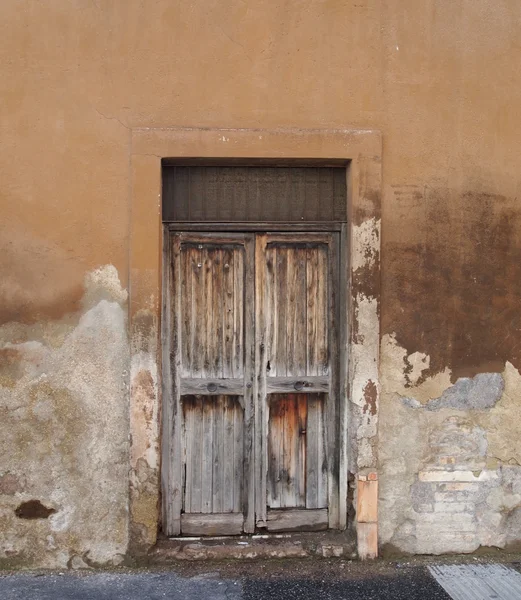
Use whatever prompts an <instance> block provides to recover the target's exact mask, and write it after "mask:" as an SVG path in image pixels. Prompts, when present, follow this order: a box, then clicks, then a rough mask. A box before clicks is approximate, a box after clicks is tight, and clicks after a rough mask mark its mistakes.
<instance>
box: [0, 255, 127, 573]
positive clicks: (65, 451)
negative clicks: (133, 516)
mask: <svg viewBox="0 0 521 600" xmlns="http://www.w3.org/2000/svg"><path fill="white" fill-rule="evenodd" d="M126 321H127V293H126V291H125V290H124V289H122V288H121V285H120V281H119V278H118V273H117V270H116V269H115V268H114V267H113V266H110V265H108V266H105V267H102V268H99V269H96V270H94V271H92V272H90V273H88V274H87V276H86V278H85V285H84V294H83V297H82V300H81V309H80V310H79V312H78V313H71V314H69V315H66V316H64V317H62V318H61V319H59V320H55V321H48V322H46V323H45V325H44V326H43V325H42V323H37V324H20V323H16V322H10V323H8V324H5V325H3V326H2V327H0V456H1V457H2V461H1V464H0V524H1V525H0V565H4V566H32V567H35V566H44V567H66V566H72V567H85V566H88V565H100V564H103V565H105V564H118V563H119V562H120V561H121V560H122V557H123V555H124V554H125V552H126V550H127V540H128V533H127V529H128V514H127V510H128V469H129V461H128V434H129V425H128V391H127V387H128V374H127V369H128V365H129V358H128V341H127V323H126Z"/></svg>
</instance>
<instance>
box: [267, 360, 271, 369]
mask: <svg viewBox="0 0 521 600" xmlns="http://www.w3.org/2000/svg"><path fill="white" fill-rule="evenodd" d="M270 369H271V366H270V361H268V363H267V365H266V371H269V370H270Z"/></svg>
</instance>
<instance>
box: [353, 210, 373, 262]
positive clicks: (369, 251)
mask: <svg viewBox="0 0 521 600" xmlns="http://www.w3.org/2000/svg"><path fill="white" fill-rule="evenodd" d="M352 235H353V239H354V240H355V248H353V254H352V257H351V269H352V270H353V271H357V270H358V269H362V268H367V267H371V266H373V265H374V264H375V263H376V261H377V260H378V255H379V252H380V220H379V219H376V218H375V217H372V218H371V219H366V220H365V221H363V222H362V223H361V224H360V225H354V226H353V232H352Z"/></svg>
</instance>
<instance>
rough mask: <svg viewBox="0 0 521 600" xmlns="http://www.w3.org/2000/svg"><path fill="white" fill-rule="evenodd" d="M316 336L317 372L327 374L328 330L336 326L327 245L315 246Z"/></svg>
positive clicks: (328, 354) (328, 353)
mask: <svg viewBox="0 0 521 600" xmlns="http://www.w3.org/2000/svg"><path fill="white" fill-rule="evenodd" d="M317 273H318V275H317V311H316V316H317V324H316V330H317V336H316V357H317V374H318V375H327V374H328V373H329V358H330V336H329V334H330V332H331V329H330V328H331V327H332V326H336V319H335V320H334V322H333V321H332V320H331V319H330V317H331V316H332V315H331V312H330V310H331V308H332V306H331V303H330V298H329V296H328V293H329V292H331V293H332V292H333V286H332V285H331V283H330V281H331V280H330V273H331V272H330V268H329V252H328V247H327V246H324V245H322V246H319V247H318V248H317Z"/></svg>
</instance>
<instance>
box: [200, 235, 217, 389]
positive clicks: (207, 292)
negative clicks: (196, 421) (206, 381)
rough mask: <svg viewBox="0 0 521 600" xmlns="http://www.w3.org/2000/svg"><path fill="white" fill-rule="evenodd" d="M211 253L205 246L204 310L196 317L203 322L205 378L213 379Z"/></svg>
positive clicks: (213, 337) (213, 334)
mask: <svg viewBox="0 0 521 600" xmlns="http://www.w3.org/2000/svg"><path fill="white" fill-rule="evenodd" d="M212 258H213V257H212V253H211V251H210V250H209V249H208V248H207V247H204V246H203V261H202V265H203V266H202V269H203V273H202V275H203V286H202V287H203V292H204V301H203V310H202V312H201V313H199V314H197V315H196V318H197V319H200V320H202V322H203V331H202V334H203V336H202V339H203V346H202V350H203V355H204V358H203V368H202V375H203V377H212V376H213V375H214V373H213V370H212V366H213V363H214V347H215V331H214V328H213V310H212V303H213V260H212Z"/></svg>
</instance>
